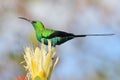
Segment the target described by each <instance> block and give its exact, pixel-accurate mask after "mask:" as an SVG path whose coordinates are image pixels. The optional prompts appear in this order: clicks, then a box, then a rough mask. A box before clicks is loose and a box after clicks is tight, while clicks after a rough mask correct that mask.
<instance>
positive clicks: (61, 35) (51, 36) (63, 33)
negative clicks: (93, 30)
mask: <svg viewBox="0 0 120 80" xmlns="http://www.w3.org/2000/svg"><path fill="white" fill-rule="evenodd" d="M67 36H74V35H73V34H72V33H66V32H63V31H54V32H53V33H51V34H50V35H49V36H47V38H53V37H67Z"/></svg>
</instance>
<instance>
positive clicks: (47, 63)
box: [24, 41, 59, 80]
mask: <svg viewBox="0 0 120 80" xmlns="http://www.w3.org/2000/svg"><path fill="white" fill-rule="evenodd" d="M46 49H47V50H46ZM54 55H55V47H52V46H51V42H50V41H48V47H47V48H46V47H45V45H44V44H43V43H42V45H41V48H38V47H37V48H36V49H35V50H33V49H31V48H30V47H27V48H26V49H25V54H24V59H25V62H26V66H25V68H26V69H27V71H28V74H27V76H28V77H27V78H28V80H50V76H51V73H52V71H53V69H54V67H55V65H56V64H57V62H58V60H59V58H58V57H56V58H55V57H54Z"/></svg>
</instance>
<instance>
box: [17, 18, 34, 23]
mask: <svg viewBox="0 0 120 80" xmlns="http://www.w3.org/2000/svg"><path fill="white" fill-rule="evenodd" d="M18 18H19V19H23V20H26V21H28V22H30V23H31V22H32V21H31V20H29V19H27V18H24V17H18Z"/></svg>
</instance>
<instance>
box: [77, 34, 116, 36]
mask: <svg viewBox="0 0 120 80" xmlns="http://www.w3.org/2000/svg"><path fill="white" fill-rule="evenodd" d="M112 35H115V34H83V35H75V37H86V36H112Z"/></svg>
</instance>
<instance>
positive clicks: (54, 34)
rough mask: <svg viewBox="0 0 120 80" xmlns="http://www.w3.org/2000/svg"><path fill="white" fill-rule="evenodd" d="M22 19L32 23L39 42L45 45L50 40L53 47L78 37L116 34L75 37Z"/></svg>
mask: <svg viewBox="0 0 120 80" xmlns="http://www.w3.org/2000/svg"><path fill="white" fill-rule="evenodd" d="M19 18H20V19H24V20H26V21H28V22H30V23H31V24H32V25H33V27H34V30H35V32H36V37H37V40H38V41H39V42H42V40H43V42H44V44H46V45H47V44H48V40H50V41H51V43H52V46H54V47H55V46H56V45H60V44H62V43H64V42H66V41H69V40H71V39H73V38H77V37H86V36H111V35H114V34H83V35H74V34H72V33H67V32H63V31H58V30H53V29H48V28H46V27H44V25H43V23H42V22H41V21H32V20H29V19H27V18H24V17H19Z"/></svg>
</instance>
